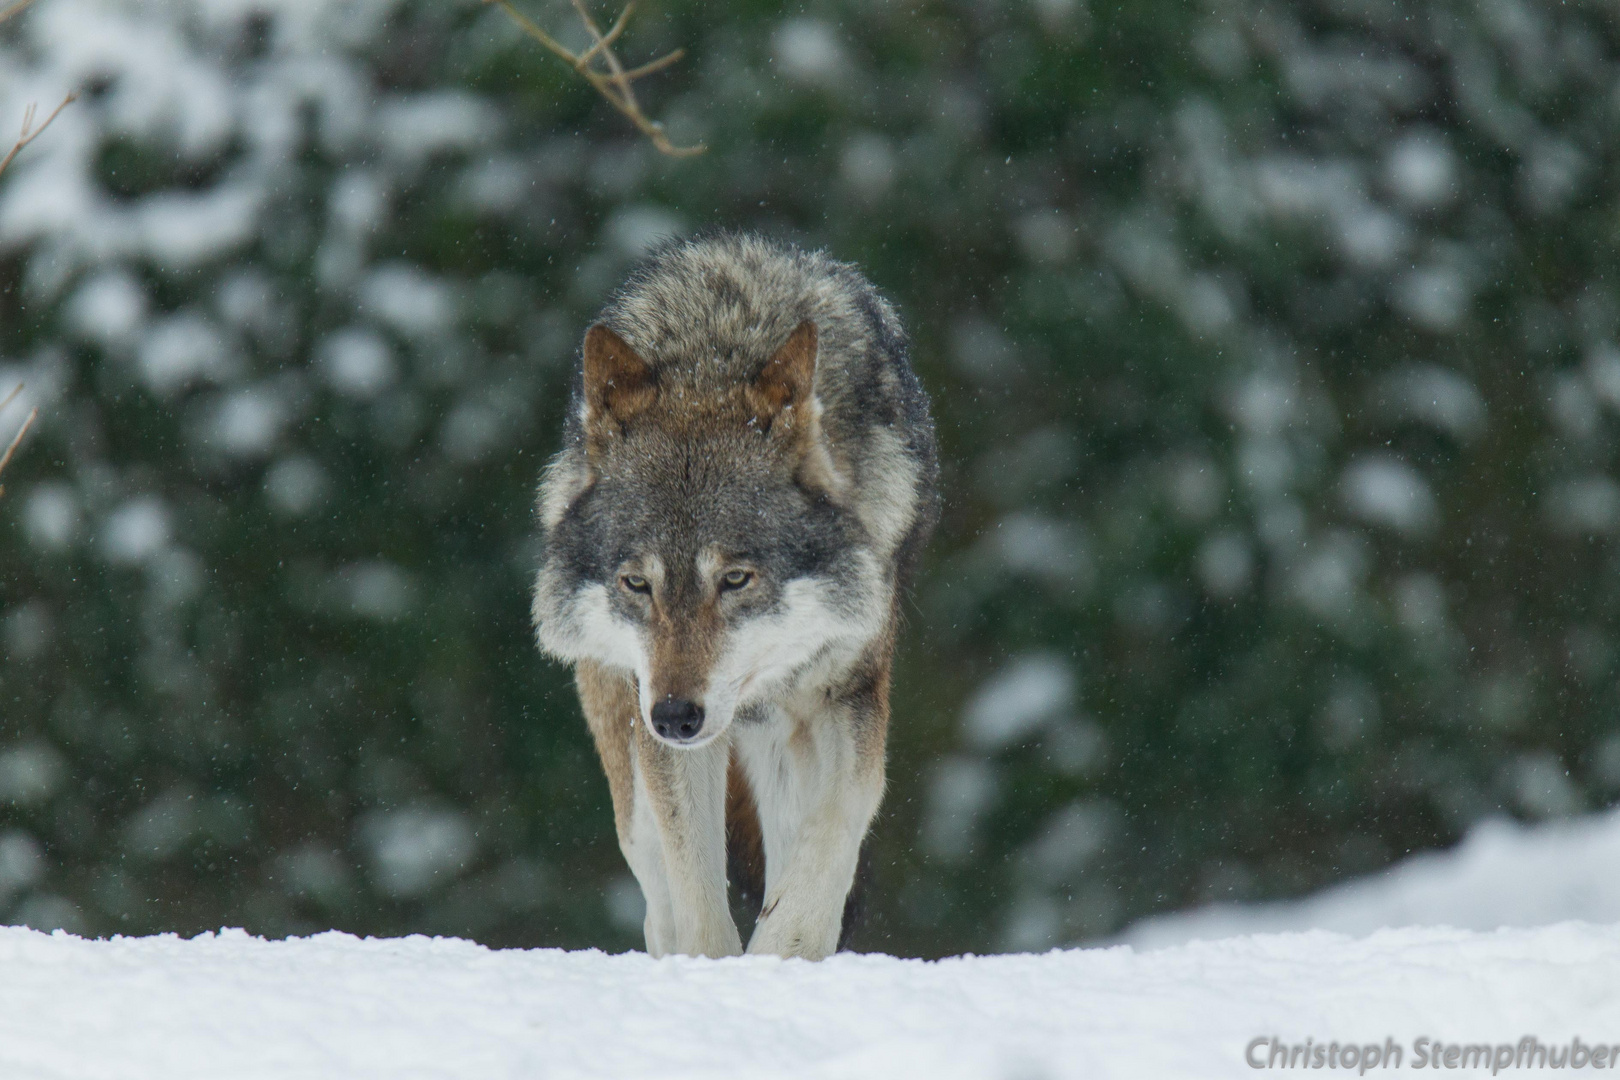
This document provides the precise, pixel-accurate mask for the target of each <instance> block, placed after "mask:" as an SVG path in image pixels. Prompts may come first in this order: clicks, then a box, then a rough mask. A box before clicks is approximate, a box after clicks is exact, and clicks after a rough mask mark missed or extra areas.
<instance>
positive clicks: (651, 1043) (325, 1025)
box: [0, 923, 1620, 1080]
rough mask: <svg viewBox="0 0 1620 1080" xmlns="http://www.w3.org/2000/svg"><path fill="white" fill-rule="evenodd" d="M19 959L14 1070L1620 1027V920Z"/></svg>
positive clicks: (773, 1058) (990, 1056)
mask: <svg viewBox="0 0 1620 1080" xmlns="http://www.w3.org/2000/svg"><path fill="white" fill-rule="evenodd" d="M0 969H3V970H4V971H5V972H6V977H5V979H4V982H3V986H0V1075H3V1076H5V1077H7V1078H8V1080H22V1078H27V1080H33V1078H36V1077H51V1078H56V1077H61V1078H63V1080H68V1078H71V1080H97V1078H105V1077H141V1078H147V1077H163V1078H165V1080H191V1078H198V1080H201V1078H205V1077H206V1078H209V1080H215V1078H222V1077H229V1078H232V1080H256V1078H261V1077H278V1078H281V1077H288V1078H290V1077H299V1078H305V1077H390V1078H423V1080H426V1078H437V1077H458V1078H459V1077H467V1078H474V1077H476V1078H481V1080H497V1078H508V1077H512V1078H516V1077H525V1078H529V1077H533V1078H546V1077H574V1076H612V1077H660V1078H678V1077H679V1078H684V1077H750V1078H757V1077H868V1076H870V1077H883V1078H902V1077H919V1078H929V1080H947V1078H953V1077H975V1078H977V1077H988V1078H998V1080H999V1078H1008V1080H1012V1078H1033V1077H1132V1078H1136V1077H1220V1076H1244V1075H1251V1074H1252V1072H1253V1070H1252V1069H1250V1068H1249V1067H1248V1066H1247V1065H1246V1064H1245V1063H1244V1053H1245V1047H1246V1045H1247V1044H1248V1043H1249V1041H1250V1040H1251V1039H1253V1038H1255V1037H1257V1036H1264V1035H1277V1036H1279V1037H1281V1038H1282V1039H1284V1040H1285V1041H1289V1042H1293V1041H1303V1040H1304V1039H1305V1038H1307V1037H1310V1038H1313V1039H1314V1040H1315V1041H1317V1042H1324V1043H1325V1042H1329V1041H1330V1040H1337V1041H1339V1042H1351V1043H1354V1044H1357V1045H1361V1044H1372V1043H1378V1044H1384V1043H1385V1042H1386V1040H1389V1039H1394V1040H1395V1042H1396V1043H1398V1044H1403V1045H1404V1046H1405V1048H1406V1049H1405V1054H1406V1056H1407V1060H1406V1061H1404V1062H1403V1069H1402V1070H1401V1071H1406V1070H1407V1069H1409V1068H1410V1065H1411V1060H1410V1055H1411V1054H1412V1053H1413V1050H1412V1047H1413V1046H1414V1044H1415V1043H1416V1040H1417V1039H1419V1038H1423V1037H1428V1038H1430V1039H1441V1040H1443V1041H1445V1042H1447V1043H1489V1044H1492V1045H1495V1044H1508V1043H1516V1042H1517V1041H1518V1040H1519V1039H1520V1038H1521V1036H1523V1035H1526V1034H1533V1035H1535V1036H1537V1037H1538V1038H1539V1039H1540V1040H1541V1041H1542V1042H1543V1043H1552V1042H1554V1041H1556V1040H1565V1041H1567V1040H1568V1039H1569V1038H1570V1037H1571V1036H1579V1037H1581V1038H1582V1039H1583V1040H1584V1041H1585V1042H1587V1043H1591V1042H1593V1041H1595V1040H1601V1041H1605V1042H1608V1043H1620V927H1608V928H1600V927H1594V926H1590V925H1585V924H1573V923H1572V924H1566V925H1563V926H1558V927H1552V928H1545V929H1539V930H1503V931H1499V932H1493V933H1488V934H1480V933H1477V932H1472V931H1463V930H1433V929H1429V930H1394V931H1382V932H1380V933H1378V934H1374V935H1372V936H1371V937H1368V938H1365V939H1361V940H1355V939H1351V938H1348V937H1344V936H1339V935H1334V934H1329V933H1326V932H1322V931H1315V932H1311V933H1306V934H1294V935H1281V936H1258V937H1247V938H1234V939H1231V940H1227V941H1216V942H1198V943H1193V944H1190V945H1185V946H1178V947H1174V948H1169V949H1164V950H1159V951H1154V952H1148V953H1139V952H1135V951H1133V950H1131V949H1130V948H1129V947H1118V948H1113V949H1093V950H1072V951H1068V952H1053V953H1048V954H1046V955H1041V956H1035V955H1010V956H991V957H968V958H959V959H954V960H945V961H939V962H932V963H930V962H924V961H915V960H896V959H893V958H891V957H885V956H854V955H845V956H839V957H835V958H833V959H831V960H828V961H826V962H824V963H821V964H810V963H805V962H803V961H790V962H781V961H770V960H759V959H736V960H723V961H705V960H688V959H671V960H664V961H653V960H649V959H648V958H647V957H645V956H643V955H640V954H628V955H621V956H608V955H605V954H602V953H594V952H575V953H568V952H560V951H554V950H539V951H533V952H520V951H515V950H514V951H502V952H497V951H490V950H486V949H484V948H481V947H479V946H477V945H473V944H470V943H468V942H463V941H455V940H442V939H441V940H432V939H426V938H406V939H402V940H390V941H377V940H373V941H362V940H358V939H356V938H352V937H347V936H343V935H338V934H327V935H322V936H319V937H314V938H307V939H298V940H290V941H261V940H257V939H254V938H250V937H248V936H247V935H245V934H240V933H225V934H222V935H219V936H214V937H208V938H199V939H193V940H189V941H187V940H181V939H177V938H138V939H126V940H114V941H107V942H95V941H84V940H80V939H77V938H72V937H68V936H65V935H59V936H47V935H45V934H41V933H38V932H36V931H31V930H22V929H13V930H5V931H0ZM1354 1071H1355V1070H1352V1072H1354ZM1375 1071H1384V1070H1375Z"/></svg>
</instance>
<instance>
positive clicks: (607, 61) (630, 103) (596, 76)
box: [485, 0, 708, 157]
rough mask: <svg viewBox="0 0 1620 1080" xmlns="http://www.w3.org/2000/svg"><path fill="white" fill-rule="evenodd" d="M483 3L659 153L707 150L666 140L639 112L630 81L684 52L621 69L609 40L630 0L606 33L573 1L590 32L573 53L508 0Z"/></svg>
mask: <svg viewBox="0 0 1620 1080" xmlns="http://www.w3.org/2000/svg"><path fill="white" fill-rule="evenodd" d="M485 2H486V3H490V4H494V5H495V6H496V7H498V8H500V9H501V10H502V11H504V12H506V14H507V15H508V16H510V17H511V19H512V21H513V22H514V23H516V24H517V27H518V29H519V30H522V31H523V32H524V33H525V34H527V35H529V36H530V37H532V38H534V40H536V41H538V42H539V43H540V44H541V45H544V46H545V47H546V48H547V49H548V50H550V51H551V52H552V53H554V54H556V55H557V56H558V57H560V58H561V59H563V60H566V61H567V62H568V63H569V64H571V65H572V66H573V68H574V70H575V71H577V72H579V73H580V74H581V75H582V76H584V77H585V81H586V82H588V83H590V84H591V86H592V87H593V88H594V89H595V90H596V92H597V93H599V94H601V95H602V96H603V97H604V98H606V99H607V102H608V104H609V105H612V106H613V107H614V108H615V109H617V110H619V112H621V113H623V114H624V115H625V117H626V118H628V119H629V121H630V122H631V123H632V124H634V125H635V126H636V130H637V131H639V132H641V133H642V134H643V135H645V136H647V138H648V139H650V140H652V144H653V146H654V147H656V148H657V149H658V151H659V153H662V154H668V155H670V156H671V157H690V156H692V155H693V154H701V153H703V151H704V150H706V149H708V148H707V147H706V146H704V145H703V144H702V143H698V144H697V145H696V146H676V145H675V144H674V143H672V142H670V141H669V136H668V135H665V134H664V126H663V125H662V124H660V123H658V122H657V121H656V120H650V119H648V118H647V114H646V113H644V112H642V111H641V104H640V103H639V102H638V101H636V93H635V90H634V89H632V87H631V84H632V83H634V82H635V81H636V80H637V79H639V78H641V77H642V76H644V75H651V74H652V73H653V72H655V71H662V70H663V69H664V68H666V67H668V66H669V65H671V64H673V63H674V62H675V61H677V60H679V59H680V58H681V57H682V56H684V55H686V53H685V50H683V49H676V50H675V51H674V52H672V53H669V54H667V55H665V56H660V57H659V58H658V59H657V60H654V61H652V62H650V63H646V64H642V65H641V66H640V67H637V68H631V69H630V70H628V71H627V70H625V67H624V65H623V64H622V63H620V62H619V58H618V56H616V55H615V54H614V52H613V43H614V42H615V41H617V40H618V37H619V35H620V34H622V33H624V28H625V26H626V24H628V23H629V21H630V12H631V11H632V10H633V9H634V7H635V4H634V2H633V0H632V2H631V3H627V4H625V6H624V10H623V11H622V12H620V13H619V17H618V18H617V19H616V20H614V23H613V25H612V26H611V27H609V28H608V30H607V32H606V33H603V32H602V30H601V28H600V27H598V26H597V25H596V20H595V19H593V18H591V13H590V11H588V10H587V9H586V7H585V3H584V0H573V5H574V10H575V11H576V12H578V13H579V18H580V21H581V22H583V23H584V24H585V29H586V30H588V31H589V32H590V35H591V47H590V48H588V49H586V50H585V51H584V52H582V53H579V54H577V55H576V54H575V53H574V52H572V51H571V50H569V49H568V48H567V47H566V46H564V45H563V44H562V43H561V42H559V41H558V40H557V39H556V38H554V37H552V36H551V35H550V34H548V33H546V32H545V31H544V30H542V29H540V27H539V26H538V25H536V24H535V22H534V20H532V19H530V18H529V17H528V16H526V15H524V14H523V13H522V12H521V11H519V10H518V9H517V8H515V7H513V6H512V0H485ZM598 59H600V60H601V61H602V63H603V64H604V65H605V66H606V68H607V70H605V71H604V70H602V69H601V68H599V67H597V66H596V64H595V61H597V60H598Z"/></svg>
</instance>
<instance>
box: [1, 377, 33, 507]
mask: <svg viewBox="0 0 1620 1080" xmlns="http://www.w3.org/2000/svg"><path fill="white" fill-rule="evenodd" d="M22 391H23V388H22V383H18V384H17V389H15V390H13V391H12V392H11V393H9V394H7V395H6V400H4V401H0V411H4V410H5V408H6V406H7V405H10V404H11V403H12V402H13V401H16V400H17V395H18V394H20V393H22ZM38 416H39V409H37V408H34V409H30V410H28V418H27V419H26V420H24V421H23V424H22V427H20V428H18V429H17V434H16V435H14V436H12V439H11V445H9V446H7V447H6V452H5V454H4V455H0V473H3V472H5V471H6V466H7V465H10V464H11V455H13V454H15V453H16V452H17V447H18V446H20V445H22V441H23V436H24V435H26V434H28V429H29V428H31V427H33V426H34V419H35V418H36V417H38ZM5 493H6V486H5V485H4V484H0V495H4V494H5Z"/></svg>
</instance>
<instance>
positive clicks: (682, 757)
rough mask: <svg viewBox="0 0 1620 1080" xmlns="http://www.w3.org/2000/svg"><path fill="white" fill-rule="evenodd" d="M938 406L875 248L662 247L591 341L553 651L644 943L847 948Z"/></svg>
mask: <svg viewBox="0 0 1620 1080" xmlns="http://www.w3.org/2000/svg"><path fill="white" fill-rule="evenodd" d="M938 471H939V470H938V464H937V456H936V451H935V441H934V428H933V421H932V419H931V418H930V415H929V403H928V398H927V396H926V395H925V393H924V391H923V389H922V386H921V384H920V383H919V382H918V380H917V377H916V375H915V374H914V373H913V372H912V370H911V366H910V363H909V361H908V358H907V340H906V336H905V334H904V332H903V331H902V329H901V326H900V321H899V319H898V317H897V316H896V314H895V310H894V308H893V306H892V305H891V304H890V303H889V302H888V301H887V300H885V299H884V298H883V297H882V296H880V295H879V294H878V292H877V291H876V290H875V289H874V288H873V287H872V286H871V284H869V283H868V282H867V281H866V279H865V278H864V277H863V276H862V275H861V274H860V272H859V271H858V270H856V269H855V268H854V267H853V266H851V265H849V264H847V263H842V262H838V261H836V260H834V259H832V258H830V257H829V256H828V255H826V254H825V253H822V252H810V251H804V250H802V249H799V248H796V247H793V246H790V245H787V244H783V243H778V242H773V241H771V240H768V239H765V238H762V237H759V236H755V235H747V234H735V233H715V234H710V235H707V236H700V237H698V238H695V239H690V240H685V241H674V242H667V243H666V244H665V245H664V246H663V247H662V248H660V249H658V250H656V251H655V252H653V253H652V254H651V255H650V256H649V257H648V258H647V260H646V261H645V262H644V263H643V264H642V265H641V266H640V267H639V268H638V269H636V270H635V271H634V272H633V273H632V274H631V275H630V277H629V279H628V280H627V281H626V283H625V284H624V285H623V286H622V287H621V288H620V289H619V290H618V292H617V293H616V294H614V295H613V297H612V298H611V299H610V300H609V302H608V304H607V306H606V308H605V309H604V310H603V311H602V313H601V315H600V317H599V319H598V321H597V322H596V323H595V324H594V325H592V326H591V327H590V328H589V330H587V331H586V333H585V337H584V343H583V345H582V347H581V350H580V354H579V366H578V369H577V371H576V373H575V382H574V389H573V396H572V401H571V406H570V409H569V415H568V419H567V423H566V428H565V432H564V440H563V448H562V450H561V451H560V452H559V453H558V454H557V455H556V457H555V458H553V459H552V461H551V463H550V464H549V465H548V466H547V467H546V469H545V472H544V474H543V478H542V480H541V483H540V491H539V517H540V522H541V527H542V531H543V538H544V555H543V559H542V564H541V567H540V570H539V573H538V574H537V576H536V579H535V586H534V609H533V613H534V620H535V626H536V630H537V636H538V639H539V644H540V648H541V649H542V651H544V652H545V653H547V654H549V655H551V656H552V657H555V658H556V659H558V660H561V661H564V662H566V663H570V664H572V665H573V666H574V672H575V682H576V685H577V687H578V690H579V700H580V705H581V706H582V708H583V711H584V713H585V719H586V722H587V724H588V726H589V728H590V731H591V735H592V737H593V740H594V742H595V744H596V750H597V753H598V755H599V756H600V757H601V760H602V767H603V770H604V771H605V772H606V774H607V780H608V788H609V793H610V795H611V797H612V801H613V815H614V820H615V824H616V828H617V832H618V839H619V846H620V848H621V850H622V851H623V853H624V857H625V860H626V861H627V862H628V863H629V865H630V870H631V872H632V873H633V874H634V875H635V878H636V880H637V882H638V883H639V884H640V886H641V891H642V894H643V895H644V897H645V898H646V902H647V914H646V922H645V925H644V931H645V934H646V944H647V951H648V952H649V953H651V954H652V955H653V956H663V955H666V954H670V953H679V954H686V955H694V956H697V955H701V956H730V955H735V954H738V953H740V952H742V951H743V950H742V942H741V938H740V935H739V934H738V931H737V925H736V923H735V921H734V920H733V919H732V916H731V910H730V907H729V902H728V893H727V866H728V837H729V840H730V855H731V865H732V866H733V867H734V868H735V870H734V872H735V873H736V875H737V876H738V877H739V879H740V880H738V881H737V882H736V884H737V886H738V888H739V889H740V890H741V892H742V893H743V895H751V896H752V897H756V898H758V899H759V900H760V907H759V909H758V914H757V917H756V918H755V921H754V928H753V933H752V935H751V936H750V938H749V941H748V952H750V953H761V954H772V955H776V956H784V957H790V956H798V957H804V958H807V959H820V958H822V957H825V956H827V955H829V954H831V953H832V952H834V951H836V950H837V949H838V948H839V947H840V945H841V944H842V942H843V938H842V936H841V935H842V934H843V932H844V930H845V923H846V922H847V921H848V920H846V919H845V908H846V901H847V900H848V898H849V897H850V893H851V886H852V883H853V882H854V879H855V876H856V869H857V863H858V860H859V858H860V851H861V844H862V841H863V838H864V837H865V835H866V832H867V829H868V827H869V826H870V824H871V822H872V819H873V816H874V815H875V814H876V812H877V809H878V804H879V802H880V801H881V799H882V796H883V787H884V747H885V742H886V739H887V732H888V722H889V678H890V666H891V657H892V654H893V651H894V644H895V635H896V633H897V631H898V628H899V623H900V601H901V597H902V594H903V592H904V590H905V588H906V584H907V581H908V578H909V576H910V574H911V572H912V569H913V567H914V565H915V563H916V561H917V558H918V554H919V552H920V551H921V549H922V547H923V545H924V543H925V542H926V540H927V539H928V536H929V533H930V532H931V530H932V528H933V526H934V523H935V520H936V518H937V516H938V497H937V494H936V491H937V481H938Z"/></svg>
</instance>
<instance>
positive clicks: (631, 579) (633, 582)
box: [619, 574, 652, 595]
mask: <svg viewBox="0 0 1620 1080" xmlns="http://www.w3.org/2000/svg"><path fill="white" fill-rule="evenodd" d="M619 584H620V585H623V586H624V587H625V588H627V589H629V590H630V591H631V592H638V593H642V594H644V595H650V594H651V593H652V586H651V585H649V584H647V579H646V578H644V577H642V576H641V575H640V574H626V575H624V576H623V577H622V578H620V579H619Z"/></svg>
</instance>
